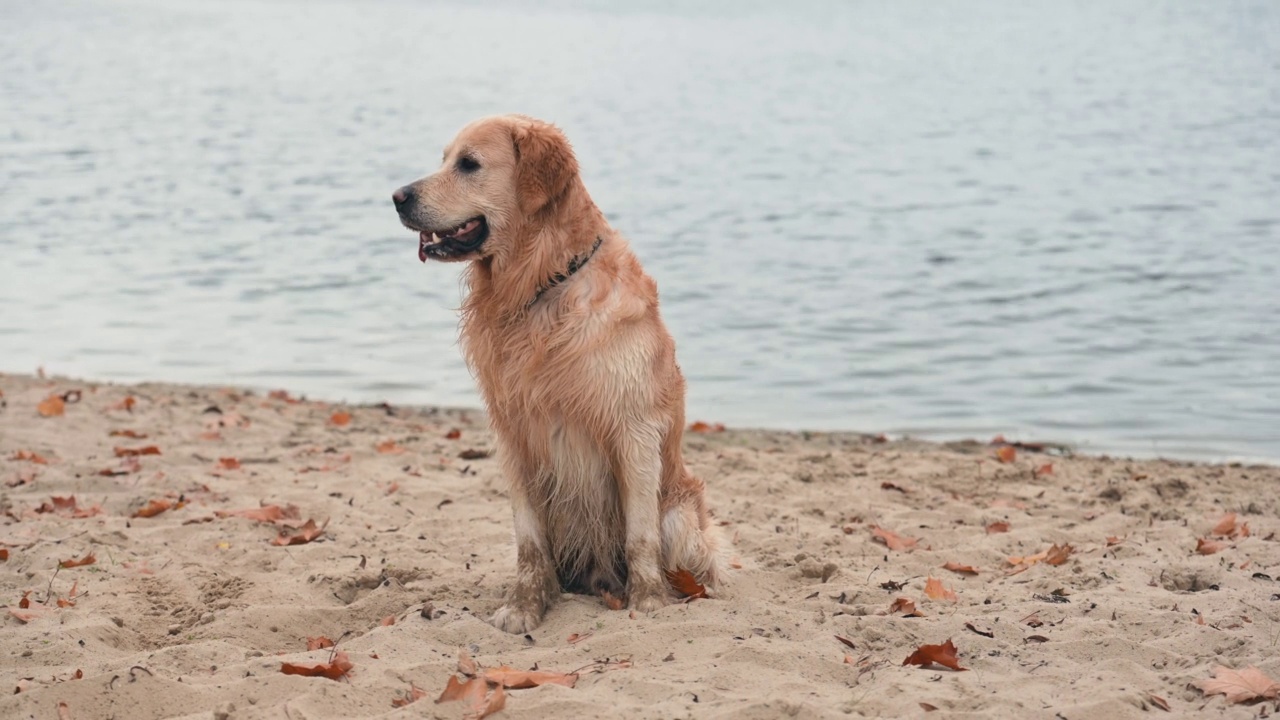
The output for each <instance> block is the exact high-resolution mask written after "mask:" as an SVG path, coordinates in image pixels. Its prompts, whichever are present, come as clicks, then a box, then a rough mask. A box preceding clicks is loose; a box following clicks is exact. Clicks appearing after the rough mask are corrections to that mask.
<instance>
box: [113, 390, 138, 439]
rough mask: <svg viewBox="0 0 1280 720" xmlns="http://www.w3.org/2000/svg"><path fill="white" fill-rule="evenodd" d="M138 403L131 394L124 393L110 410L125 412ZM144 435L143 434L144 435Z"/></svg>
mask: <svg viewBox="0 0 1280 720" xmlns="http://www.w3.org/2000/svg"><path fill="white" fill-rule="evenodd" d="M137 404H138V400H137V398H135V397H134V396H132V395H126V396H125V398H124V399H123V400H121V401H120V402H118V403H116V404H115V405H112V406H111V408H110V409H111V410H123V411H125V412H133V406H134V405H137ZM144 437H145V436H144Z"/></svg>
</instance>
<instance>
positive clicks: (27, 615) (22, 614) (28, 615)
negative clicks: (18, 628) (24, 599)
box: [9, 607, 47, 623]
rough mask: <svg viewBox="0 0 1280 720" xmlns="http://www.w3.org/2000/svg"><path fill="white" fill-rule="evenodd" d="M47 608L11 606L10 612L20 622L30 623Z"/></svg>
mask: <svg viewBox="0 0 1280 720" xmlns="http://www.w3.org/2000/svg"><path fill="white" fill-rule="evenodd" d="M45 612H47V611H46V609H45V608H42V607H34V608H29V609H19V608H9V614H10V615H12V616H13V617H14V618H16V619H17V620H18V621H19V622H24V623H29V622H31V621H32V620H35V619H36V618H38V617H41V616H43V615H44V614H45Z"/></svg>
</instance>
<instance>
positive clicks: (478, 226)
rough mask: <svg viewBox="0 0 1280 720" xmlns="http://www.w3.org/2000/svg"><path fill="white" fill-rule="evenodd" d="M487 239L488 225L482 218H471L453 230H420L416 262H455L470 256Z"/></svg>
mask: <svg viewBox="0 0 1280 720" xmlns="http://www.w3.org/2000/svg"><path fill="white" fill-rule="evenodd" d="M488 239H489V223H487V222H485V219H484V216H480V217H475V218H471V219H470V220H468V221H466V222H464V223H462V224H461V225H459V226H457V227H455V228H449V229H446V230H436V231H434V232H431V231H427V230H422V231H419V233H418V260H420V261H422V262H426V261H427V258H434V259H436V260H456V259H460V258H461V257H462V256H464V255H470V254H471V253H474V252H476V251H477V250H479V249H480V246H481V245H484V241H485V240H488Z"/></svg>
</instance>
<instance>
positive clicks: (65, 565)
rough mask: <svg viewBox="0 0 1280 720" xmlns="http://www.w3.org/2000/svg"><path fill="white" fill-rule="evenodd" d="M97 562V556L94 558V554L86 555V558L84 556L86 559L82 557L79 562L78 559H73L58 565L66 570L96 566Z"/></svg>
mask: <svg viewBox="0 0 1280 720" xmlns="http://www.w3.org/2000/svg"><path fill="white" fill-rule="evenodd" d="M96 562H98V558H97V557H96V556H94V554H93V553H86V554H85V556H84V557H82V558H80V559H79V560H77V559H75V558H72V559H70V560H63V561H61V562H59V563H58V567H60V568H64V569H65V568H74V567H82V566H84V565H92V564H94V563H96Z"/></svg>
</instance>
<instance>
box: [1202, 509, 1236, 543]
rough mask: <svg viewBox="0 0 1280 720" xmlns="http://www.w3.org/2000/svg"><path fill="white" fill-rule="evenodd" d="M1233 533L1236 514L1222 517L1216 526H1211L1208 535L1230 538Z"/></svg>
mask: <svg viewBox="0 0 1280 720" xmlns="http://www.w3.org/2000/svg"><path fill="white" fill-rule="evenodd" d="M1235 531H1236V514H1235V513H1227V514H1226V515H1223V516H1222V519H1221V520H1219V521H1218V524H1217V525H1214V526H1213V529H1212V530H1210V531H1209V534H1210V535H1216V536H1218V537H1231V536H1232V535H1234V534H1235Z"/></svg>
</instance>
